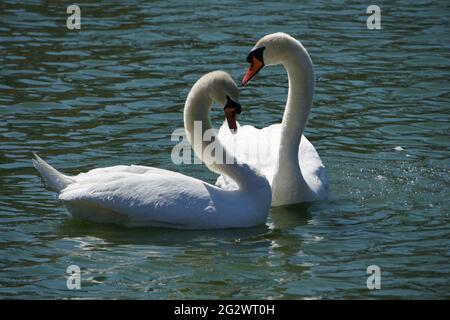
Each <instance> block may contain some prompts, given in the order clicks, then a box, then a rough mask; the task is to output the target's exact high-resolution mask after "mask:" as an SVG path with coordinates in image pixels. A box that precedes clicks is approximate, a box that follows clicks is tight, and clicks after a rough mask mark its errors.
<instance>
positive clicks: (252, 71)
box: [242, 56, 264, 86]
mask: <svg viewBox="0 0 450 320" xmlns="http://www.w3.org/2000/svg"><path fill="white" fill-rule="evenodd" d="M262 67H264V62H262V61H261V60H259V59H258V58H257V57H255V56H252V57H251V62H250V67H249V68H248V70H247V72H246V73H245V75H244V78H243V79H242V85H244V86H245V85H246V84H247V82H249V81H250V80H251V79H252V78H253V77H254V76H256V74H257V73H258V72H259V70H261V69H262Z"/></svg>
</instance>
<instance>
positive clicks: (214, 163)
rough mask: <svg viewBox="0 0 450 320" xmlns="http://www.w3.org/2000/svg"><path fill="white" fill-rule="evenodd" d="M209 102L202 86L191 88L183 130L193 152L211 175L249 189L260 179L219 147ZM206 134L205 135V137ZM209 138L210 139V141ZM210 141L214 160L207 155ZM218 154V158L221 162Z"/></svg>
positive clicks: (249, 168) (210, 101) (210, 100)
mask: <svg viewBox="0 0 450 320" xmlns="http://www.w3.org/2000/svg"><path fill="white" fill-rule="evenodd" d="M212 102H213V101H212V99H211V98H210V97H209V96H208V94H207V90H206V88H205V87H204V86H201V85H196V86H194V87H193V88H192V90H191V92H190V93H189V95H188V98H187V100H186V104H185V108H184V127H185V130H186V134H187V137H188V139H189V141H190V143H191V145H192V149H193V150H194V153H195V155H196V156H197V157H198V158H199V159H200V160H202V162H203V163H204V164H205V165H206V166H207V167H208V168H209V169H210V170H211V171H213V172H215V173H217V174H224V175H226V176H228V177H230V178H231V179H233V180H234V181H235V182H236V183H237V184H238V186H239V188H240V189H251V188H252V185H254V184H255V183H257V181H259V180H260V179H261V178H262V177H261V176H260V175H259V174H257V173H256V171H255V170H254V169H253V168H251V167H249V166H248V165H247V164H240V163H238V162H237V161H236V159H235V157H234V155H232V154H230V153H229V152H227V150H226V149H225V147H224V146H223V145H222V144H221V142H220V140H219V139H218V138H217V136H216V132H215V131H214V132H212V131H211V130H212V126H211V121H210V110H211V105H212ZM200 126H201V127H200ZM199 127H200V128H199ZM205 133H207V134H206V135H205ZM204 136H208V139H206V140H207V141H203V140H204V139H203V137H204ZM211 136H212V138H211V139H209V138H210V137H211ZM212 141H214V150H215V153H216V154H215V156H212V155H211V152H210V150H211V147H210V144H211V143H212ZM217 154H219V155H221V156H220V158H219V156H217Z"/></svg>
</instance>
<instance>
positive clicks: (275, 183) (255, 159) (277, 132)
mask: <svg viewBox="0 0 450 320" xmlns="http://www.w3.org/2000/svg"><path fill="white" fill-rule="evenodd" d="M247 61H248V62H249V63H250V64H251V65H250V67H249V69H248V71H247V73H246V74H245V76H244V78H243V80H242V84H243V85H246V84H247V82H249V81H250V80H251V79H252V78H253V77H254V76H255V75H256V74H257V73H258V72H259V71H260V70H261V69H262V68H263V67H264V66H265V65H277V64H282V65H283V66H284V68H285V69H286V71H287V73H288V78H289V91H288V97H287V104H286V107H285V111H284V115H283V120H282V123H281V124H274V125H271V126H268V127H265V128H263V129H257V128H255V127H253V126H248V125H246V126H243V127H240V128H239V131H238V133H237V134H236V135H231V134H230V133H229V132H226V131H225V127H224V126H222V127H221V128H220V131H219V134H218V137H219V139H220V140H221V142H222V143H223V144H224V145H225V146H226V147H227V148H228V150H230V152H233V153H234V155H235V156H236V158H237V159H239V160H241V161H244V162H245V163H248V164H250V165H252V166H253V167H255V168H258V169H259V170H260V172H262V173H263V174H264V175H265V176H266V177H267V179H268V181H269V183H270V185H271V187H272V206H281V205H287V204H293V203H300V202H310V201H316V200H324V199H327V197H328V179H327V176H326V173H325V167H324V165H323V164H322V161H321V159H320V157H319V154H318V153H317V151H316V149H315V148H314V146H313V145H312V144H311V143H310V142H309V141H308V139H306V137H305V136H303V131H304V129H305V126H306V123H307V121H308V116H309V112H310V110H311V106H312V99H313V94H314V81H315V80H314V67H313V64H312V61H311V58H310V57H309V54H308V52H307V51H306V49H305V48H304V47H303V46H302V44H301V43H300V42H299V41H297V40H296V39H294V38H293V37H291V36H290V35H288V34H285V33H274V34H270V35H267V36H265V37H263V38H262V39H260V40H259V41H258V42H257V43H256V45H255V47H254V48H253V49H252V51H251V52H250V53H249V55H248V57H247ZM216 185H217V186H220V187H221V188H224V189H229V190H232V189H234V188H236V187H237V186H236V184H235V182H234V181H233V180H232V179H230V178H229V177H226V176H223V175H222V176H220V177H219V178H218V179H217V182H216Z"/></svg>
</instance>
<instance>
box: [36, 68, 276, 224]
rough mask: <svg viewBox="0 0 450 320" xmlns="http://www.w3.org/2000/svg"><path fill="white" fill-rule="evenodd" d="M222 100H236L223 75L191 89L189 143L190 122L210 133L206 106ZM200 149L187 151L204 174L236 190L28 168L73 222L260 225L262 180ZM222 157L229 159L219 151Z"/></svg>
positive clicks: (172, 179) (162, 178) (146, 170)
mask: <svg viewBox="0 0 450 320" xmlns="http://www.w3.org/2000/svg"><path fill="white" fill-rule="evenodd" d="M222 91H224V92H226V94H225V93H223V92H222ZM225 95H229V96H231V97H238V91H237V87H236V85H235V84H234V82H233V80H232V79H231V78H230V76H229V75H228V74H226V73H224V72H212V73H209V74H207V75H205V76H203V77H202V78H200V80H198V81H197V83H196V84H195V85H194V86H193V88H192V89H191V91H190V93H189V96H188V98H187V101H186V105H185V110H184V121H185V129H186V131H187V134H188V138H189V139H190V141H193V140H192V139H191V137H192V135H193V126H194V121H201V122H202V124H203V126H202V127H203V128H202V129H203V132H205V131H206V130H208V129H210V128H211V123H210V120H209V109H210V107H211V104H212V101H213V100H216V101H218V102H220V103H221V102H223V101H225ZM206 146H207V143H206V142H201V143H193V145H192V147H193V149H194V152H195V153H196V155H197V156H198V157H199V158H200V159H202V160H203V161H204V163H205V164H206V165H207V166H208V167H209V169H211V170H213V171H215V172H217V173H221V174H225V175H227V176H231V177H233V179H234V180H236V181H238V186H239V187H238V189H236V190H234V191H227V190H223V189H220V188H218V187H215V186H213V185H211V184H209V183H206V182H204V181H201V180H199V179H196V178H192V177H189V176H186V175H183V174H180V173H176V172H172V171H168V170H163V169H158V168H152V167H144V166H134V165H132V166H114V167H108V168H99V169H94V170H91V171H89V172H87V173H81V174H79V175H77V176H71V177H69V176H65V175H63V174H61V173H59V172H58V171H56V170H55V169H54V168H52V167H51V166H49V165H48V164H47V163H45V162H44V161H43V160H42V159H41V158H39V157H38V156H37V155H36V159H33V163H34V165H35V167H36V168H37V169H38V170H39V172H40V173H41V175H42V176H43V177H44V179H45V180H46V181H47V183H48V184H49V185H50V187H52V188H53V189H54V190H55V191H57V192H58V193H59V199H60V200H62V201H63V203H64V204H65V205H66V207H67V208H68V209H69V211H70V212H71V214H72V215H73V216H75V217H79V218H83V219H87V220H91V221H94V222H105V223H115V224H120V225H124V226H128V227H138V226H160V227H171V228H179V229H216V228H233V227H250V226H255V225H259V224H262V223H264V222H265V221H266V218H267V214H268V210H269V207H270V192H271V190H270V186H269V184H268V182H267V180H266V179H265V178H264V177H263V176H262V175H260V174H258V173H257V172H256V171H255V170H254V169H252V168H251V167H249V166H248V165H247V164H236V163H235V161H233V164H216V163H214V159H211V158H210V157H209V156H208V155H204V154H203V150H204V148H205V147H206ZM226 156H228V157H230V155H226V150H225V151H224V157H226Z"/></svg>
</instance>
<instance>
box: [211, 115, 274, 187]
mask: <svg viewBox="0 0 450 320" xmlns="http://www.w3.org/2000/svg"><path fill="white" fill-rule="evenodd" d="M280 128H281V125H280V124H274V125H271V126H269V127H265V128H263V129H257V128H255V127H253V126H249V125H245V126H242V127H238V131H237V133H236V134H232V133H231V132H230V130H229V129H228V125H227V124H226V123H224V124H223V125H222V126H221V127H220V129H219V134H218V138H219V140H220V141H221V142H222V144H223V145H224V146H225V147H226V149H227V150H228V151H229V152H231V153H232V154H234V155H235V157H236V158H237V159H238V161H241V162H243V163H247V164H249V165H251V166H253V167H254V168H256V169H258V170H259V171H260V172H261V173H262V174H264V175H265V176H266V177H267V179H268V180H269V181H271V180H272V178H273V175H274V172H275V167H276V164H277V160H278V149H279V141H280ZM216 185H217V186H219V187H221V188H224V189H235V188H237V185H236V183H235V182H234V181H233V180H231V179H230V178H228V177H226V176H220V177H219V178H218V179H217V181H216Z"/></svg>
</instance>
